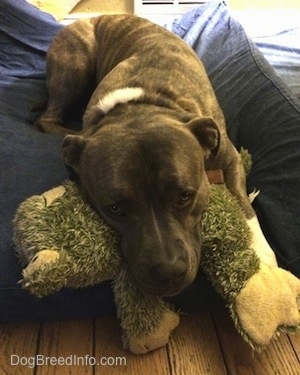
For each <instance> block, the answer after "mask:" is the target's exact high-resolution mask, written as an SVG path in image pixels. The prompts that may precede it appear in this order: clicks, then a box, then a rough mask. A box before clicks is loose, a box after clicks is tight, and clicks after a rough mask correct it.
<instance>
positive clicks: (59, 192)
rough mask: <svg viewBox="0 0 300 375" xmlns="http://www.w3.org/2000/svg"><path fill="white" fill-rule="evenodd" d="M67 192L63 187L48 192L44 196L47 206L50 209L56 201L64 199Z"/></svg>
mask: <svg viewBox="0 0 300 375" xmlns="http://www.w3.org/2000/svg"><path fill="white" fill-rule="evenodd" d="M65 192H66V188H65V187H64V186H63V185H60V186H57V187H55V188H53V189H51V190H48V191H46V192H45V193H44V194H42V196H43V197H44V199H45V206H46V207H48V206H50V205H51V203H53V202H54V201H55V200H56V199H58V198H60V197H62V196H63V195H64V194H65Z"/></svg>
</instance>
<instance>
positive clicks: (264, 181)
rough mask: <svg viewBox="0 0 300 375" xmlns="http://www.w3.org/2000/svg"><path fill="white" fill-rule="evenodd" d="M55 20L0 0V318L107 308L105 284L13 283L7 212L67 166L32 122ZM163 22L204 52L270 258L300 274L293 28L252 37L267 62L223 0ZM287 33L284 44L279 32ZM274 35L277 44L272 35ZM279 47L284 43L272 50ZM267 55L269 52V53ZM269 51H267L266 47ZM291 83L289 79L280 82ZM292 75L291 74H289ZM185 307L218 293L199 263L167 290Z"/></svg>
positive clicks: (16, 273) (19, 2)
mask: <svg viewBox="0 0 300 375" xmlns="http://www.w3.org/2000/svg"><path fill="white" fill-rule="evenodd" d="M61 27H63V26H62V25H61V24H59V23H58V22H56V21H55V19H54V18H53V17H52V16H50V15H49V14H47V13H43V12H42V11H40V10H38V9H36V8H35V7H33V6H32V5H30V4H28V3H27V2H25V0H1V3H0V98H1V100H0V163H1V168H0V213H1V214H0V256H1V262H0V306H1V307H0V321H1V322H9V321H25V320H50V319H51V320H52V319H67V318H82V317H89V318H91V317H96V316H100V315H107V314H113V313H115V306H114V302H113V295H112V292H111V288H110V284H109V283H103V284H101V285H97V286H94V287H89V288H84V289H80V290H74V289H67V288H66V289H64V290H63V291H61V292H59V293H56V294H54V295H51V296H48V297H46V298H43V299H38V298H36V297H34V296H32V295H29V294H28V293H27V292H26V291H24V290H23V289H22V288H21V286H20V285H19V284H18V281H19V280H20V279H21V273H20V271H21V268H20V266H19V265H18V261H17V258H16V256H15V254H14V247H13V244H12V236H13V233H12V218H13V216H14V213H15V211H16V209H17V207H18V205H19V204H20V203H21V202H22V201H23V200H24V199H26V198H27V197H29V196H31V195H34V194H41V193H42V192H44V191H46V190H48V189H50V188H52V187H53V186H56V185H59V184H61V183H62V182H63V181H64V180H65V179H67V178H68V173H67V171H66V169H65V167H64V165H63V162H62V158H61V152H60V147H61V142H62V137H61V136H58V135H49V134H41V133H39V132H38V131H37V130H36V129H35V128H34V127H33V126H32V123H33V121H34V120H35V118H36V117H37V116H38V113H39V112H38V105H39V104H41V103H42V102H43V101H45V99H46V95H47V93H46V88H45V52H46V51H47V49H48V46H49V44H50V42H51V40H52V39H53V37H54V35H55V34H56V33H57V32H58V31H59V30H60V29H61ZM168 28H169V29H170V30H171V31H173V32H174V33H176V34H178V35H179V36H180V37H182V38H183V39H184V40H185V41H186V42H187V43H188V44H190V45H191V46H192V47H193V48H194V50H195V51H196V52H197V54H198V55H199V57H200V58H201V59H202V61H203V62H204V65H205V67H206V69H207V72H208V74H209V77H210V79H211V81H212V84H213V87H214V89H215V91H216V94H217V97H218V99H219V102H220V105H221V107H222V109H223V111H224V114H225V117H226V120H227V123H228V127H229V135H230V137H231V139H232V140H233V142H234V143H235V145H236V146H237V148H240V147H241V146H243V147H245V148H247V149H248V150H249V151H250V153H251V154H252V158H253V168H252V171H251V174H250V176H249V178H248V189H249V191H252V190H253V189H254V188H256V189H259V190H261V194H260V195H259V196H258V198H257V199H256V201H255V209H256V211H257V213H258V216H259V219H260V221H261V224H262V227H263V230H264V232H265V234H266V237H267V238H268V240H269V242H270V243H271V245H272V246H273V248H274V250H275V252H276V255H277V257H278V261H279V263H280V265H281V266H282V267H285V268H287V269H289V270H291V271H292V272H294V273H295V274H296V275H297V276H300V231H299V228H300V205H299V201H300V103H299V97H300V95H299V82H300V75H299V69H300V63H299V56H300V51H299V49H297V48H296V46H297V42H296V41H299V40H300V31H299V29H297V28H294V29H292V30H289V31H287V32H286V33H285V34H284V33H281V34H280V35H277V36H276V35H275V36H271V39H264V40H261V39H260V40H257V43H260V45H259V47H260V48H262V50H263V51H264V52H266V53H267V55H266V56H267V57H269V58H270V56H271V55H272V53H271V55H270V51H271V50H272V51H274V48H275V51H276V53H275V55H276V56H284V58H285V59H284V69H283V70H282V68H281V67H280V66H279V65H280V64H279V62H278V61H279V60H280V59H278V58H275V60H274V59H273V60H274V61H275V62H274V61H271V60H272V58H271V59H270V61H271V62H272V63H274V68H275V69H277V70H278V73H279V74H281V77H280V76H279V74H278V73H277V72H276V70H275V69H274V68H273V67H272V66H271V65H270V64H269V63H268V61H267V60H266V59H265V57H264V56H263V54H262V53H261V52H260V51H259V49H258V48H257V46H256V44H255V43H254V42H253V41H252V40H250V39H249V37H248V36H247V34H246V33H245V31H244V29H243V27H242V26H241V25H240V24H239V23H238V22H237V21H236V20H235V18H234V17H232V14H231V13H230V11H229V9H228V7H227V6H226V4H225V3H224V2H223V1H220V0H214V1H210V2H208V3H207V4H204V5H203V6H200V7H198V8H196V9H195V10H192V11H191V12H189V13H187V14H185V15H184V16H182V17H181V18H179V19H176V20H174V22H173V23H172V24H170V25H169V26H168ZM284 35H285V36H288V47H286V45H285V42H284V37H283V36H284ZM276 43H277V44H276ZM281 51H283V53H281ZM272 56H273V57H274V54H273V55H272ZM272 56H271V57H272ZM287 76H288V80H287V82H288V83H291V82H292V84H293V87H292V89H291V88H290V87H289V86H288V84H287V83H286V82H285V79H286V77H287ZM291 77H292V78H291ZM174 302H175V303H176V304H177V305H178V307H183V308H184V310H191V309H193V310H199V309H201V308H203V307H204V308H207V307H211V306H212V304H215V303H219V300H218V298H217V296H216V294H215V293H214V292H213V290H212V288H211V286H210V284H209V283H208V282H207V281H206V280H205V279H204V277H203V275H202V274H201V273H199V276H198V277H197V280H196V281H195V283H194V284H193V285H192V286H191V287H190V288H188V289H187V290H186V291H184V292H183V293H182V294H181V295H179V296H177V297H176V298H175V299H174Z"/></svg>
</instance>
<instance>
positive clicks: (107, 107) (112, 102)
mask: <svg viewBox="0 0 300 375" xmlns="http://www.w3.org/2000/svg"><path fill="white" fill-rule="evenodd" d="M144 94H145V91H144V89H142V88H141V87H124V88H123V89H117V90H114V91H112V92H110V93H108V94H106V95H105V96H104V97H103V98H102V99H100V100H99V102H98V104H97V107H98V108H99V109H100V110H101V111H102V112H103V113H105V114H106V113H108V112H109V111H111V110H112V109H113V108H114V107H115V106H116V105H117V104H118V103H128V102H130V101H132V100H138V99H140V98H141V97H142V96H143V95H144Z"/></svg>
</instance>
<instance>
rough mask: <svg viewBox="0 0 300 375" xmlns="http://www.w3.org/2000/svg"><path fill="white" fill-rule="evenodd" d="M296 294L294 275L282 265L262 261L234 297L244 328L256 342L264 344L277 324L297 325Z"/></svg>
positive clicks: (299, 316)
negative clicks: (268, 264) (274, 265)
mask: <svg viewBox="0 0 300 375" xmlns="http://www.w3.org/2000/svg"><path fill="white" fill-rule="evenodd" d="M299 297H300V280H299V279H298V278H297V277H295V276H294V275H292V274H291V273H290V272H288V271H285V270H284V269H282V268H279V267H272V266H267V265H265V264H261V267H260V270H259V272H257V273H256V274H254V275H253V276H252V277H251V278H250V279H249V281H248V282H247V283H246V285H245V286H244V288H243V289H242V290H241V292H240V293H239V294H238V296H237V297H236V301H235V308H236V312H237V314H238V317H239V321H240V324H241V326H242V328H243V330H244V331H245V333H246V334H247V335H248V336H249V337H250V339H251V340H252V341H253V342H255V343H256V344H257V345H260V346H265V345H266V344H268V343H269V341H270V340H271V339H272V338H273V336H274V335H275V334H276V332H277V330H278V329H280V327H295V326H298V325H300V311H299V310H300V305H299V302H300V299H299ZM297 301H298V303H297Z"/></svg>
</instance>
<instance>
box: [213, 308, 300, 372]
mask: <svg viewBox="0 0 300 375" xmlns="http://www.w3.org/2000/svg"><path fill="white" fill-rule="evenodd" d="M213 315H214V317H215V324H216V327H217V332H218V335H219V338H220V342H221V346H222V350H223V354H224V358H225V361H226V364H227V368H228V369H229V373H230V374H231V375H257V374H276V375H287V374H288V375H299V374H300V364H299V361H298V359H297V356H296V354H295V352H294V350H293V347H292V345H291V343H290V341H289V338H288V336H287V335H281V336H280V338H279V339H278V340H276V341H273V342H271V343H270V344H269V346H268V347H267V348H266V349H265V350H263V351H262V352H261V353H257V352H254V351H253V350H252V349H251V348H250V347H249V345H248V344H246V342H245V341H244V340H243V339H242V337H241V336H240V335H239V334H238V333H237V331H236V329H235V327H234V325H233V323H232V321H231V319H230V317H229V314H228V312H227V311H225V310H224V311H223V312H217V313H214V314H213Z"/></svg>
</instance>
